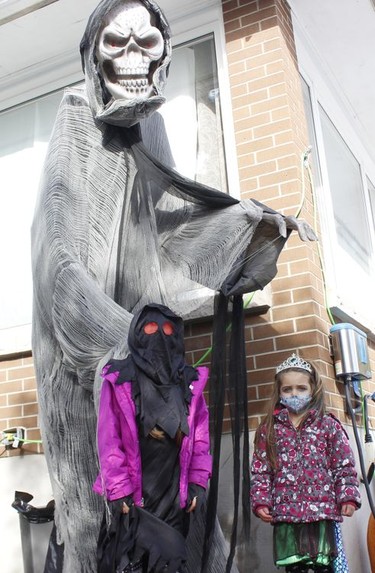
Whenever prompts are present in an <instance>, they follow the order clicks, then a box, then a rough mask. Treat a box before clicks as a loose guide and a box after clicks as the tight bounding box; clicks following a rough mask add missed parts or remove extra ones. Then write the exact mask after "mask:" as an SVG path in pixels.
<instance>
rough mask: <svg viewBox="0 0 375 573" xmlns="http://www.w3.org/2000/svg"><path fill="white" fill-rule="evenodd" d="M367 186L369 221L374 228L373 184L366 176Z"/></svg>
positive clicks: (374, 196) (374, 200) (374, 199)
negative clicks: (369, 209) (369, 210)
mask: <svg viewBox="0 0 375 573" xmlns="http://www.w3.org/2000/svg"><path fill="white" fill-rule="evenodd" d="M367 188H368V192H369V196H370V205H371V221H372V225H373V227H374V229H375V186H374V185H373V184H372V183H371V181H370V179H368V178H367Z"/></svg>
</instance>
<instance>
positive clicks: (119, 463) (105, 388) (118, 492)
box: [94, 379, 133, 501]
mask: <svg viewBox="0 0 375 573" xmlns="http://www.w3.org/2000/svg"><path fill="white" fill-rule="evenodd" d="M120 416H121V412H120V410H119V406H118V404H117V400H116V396H115V393H114V389H113V386H112V384H111V383H110V382H108V380H106V379H104V381H103V385H102V390H101V395H100V405H99V417H98V438H97V440H98V455H99V463H100V475H99V477H98V479H97V481H96V483H95V485H94V490H95V491H96V492H97V493H101V494H102V495H105V497H106V498H107V499H108V500H109V501H113V500H116V499H120V498H121V497H125V496H127V495H131V494H132V493H133V491H132V489H133V486H132V484H131V480H130V477H129V470H128V462H127V455H126V452H125V449H124V446H123V442H122V437H121V426H120ZM99 490H101V491H99Z"/></svg>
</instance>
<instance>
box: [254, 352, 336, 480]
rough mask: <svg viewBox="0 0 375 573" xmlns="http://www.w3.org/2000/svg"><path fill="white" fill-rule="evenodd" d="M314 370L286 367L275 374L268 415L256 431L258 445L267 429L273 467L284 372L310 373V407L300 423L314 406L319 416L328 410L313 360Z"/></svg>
mask: <svg viewBox="0 0 375 573" xmlns="http://www.w3.org/2000/svg"><path fill="white" fill-rule="evenodd" d="M309 364H310V366H311V368H312V372H308V371H307V370H305V369H304V368H286V369H285V370H282V371H281V372H279V373H278V374H276V375H275V384H274V387H273V391H272V394H271V397H270V399H269V402H268V404H267V411H266V415H265V417H264V419H263V421H262V423H261V424H260V426H259V428H258V429H257V431H256V432H255V438H254V445H255V447H256V446H257V445H258V443H259V440H260V435H261V431H262V430H264V429H265V438H266V454H267V458H268V461H269V463H270V465H271V467H272V469H276V467H277V457H276V442H275V431H274V412H275V409H276V407H277V406H278V405H279V400H280V387H281V381H282V379H283V376H284V374H286V373H288V372H290V371H297V372H303V373H305V374H308V375H309V381H310V385H311V402H310V403H309V408H308V410H307V411H306V413H305V415H304V416H303V418H302V419H301V422H300V424H303V422H304V420H305V418H306V416H307V414H308V412H309V410H310V409H311V408H314V409H315V410H317V412H318V415H319V416H323V415H324V414H325V412H326V407H325V399H324V387H323V383H322V380H321V378H320V375H319V372H318V371H317V369H316V368H315V366H314V365H313V364H311V362H309Z"/></svg>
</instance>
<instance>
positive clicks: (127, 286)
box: [32, 0, 285, 573]
mask: <svg viewBox="0 0 375 573" xmlns="http://www.w3.org/2000/svg"><path fill="white" fill-rule="evenodd" d="M118 3H119V2H118V0H112V1H111V0H104V1H103V2H101V4H100V5H99V6H98V8H97V10H96V11H95V12H94V13H93V15H92V17H91V18H90V21H89V25H88V29H87V31H86V34H85V37H84V43H83V55H84V61H85V68H86V69H85V73H86V87H87V94H86V90H79V89H76V90H70V91H67V93H66V94H65V96H64V99H63V101H62V103H61V106H60V109H59V112H58V116H57V120H56V124H55V128H54V132H53V135H52V138H51V142H50V146H49V151H48V155H47V158H46V163H45V168H44V173H43V177H42V182H41V191H40V195H39V198H38V203H37V207H36V212H35V218H34V222H33V227H32V264H33V278H34V311H33V354H34V362H35V367H36V376H37V383H38V392H39V405H40V421H41V430H42V435H43V443H44V448H45V453H46V459H47V463H48V467H49V472H50V476H51V481H52V487H53V494H54V498H55V501H56V512H55V521H56V525H57V533H58V540H59V542H63V543H64V548H65V551H64V573H94V571H96V555H95V550H96V539H97V534H98V531H99V524H100V523H99V522H100V518H101V515H102V511H103V502H102V499H101V498H99V497H98V496H97V495H96V494H94V493H92V490H91V487H92V483H93V482H94V480H95V478H96V476H97V471H98V467H97V458H96V439H95V435H96V410H95V403H94V395H95V396H96V394H97V390H98V389H99V387H100V370H101V366H102V365H103V364H104V363H105V362H106V361H107V360H108V359H109V358H110V357H115V358H123V357H125V356H126V353H127V352H126V340H127V333H128V328H129V325H130V321H131V319H132V315H133V313H134V312H136V311H137V310H138V309H140V308H141V307H142V306H143V305H144V304H146V303H148V302H159V303H163V304H165V305H167V306H169V307H170V308H171V309H172V310H173V311H174V312H175V313H176V314H178V315H180V316H182V317H185V316H187V315H188V314H189V313H190V312H191V311H193V310H194V308H195V307H196V305H197V304H198V303H197V297H196V296H195V292H194V291H195V289H196V287H197V286H199V285H203V286H205V287H208V288H210V289H215V290H216V289H220V288H222V290H224V291H225V292H226V293H227V294H228V293H234V292H236V293H238V292H245V291H251V290H255V289H258V288H262V287H263V286H264V285H266V284H267V283H268V282H269V281H270V280H271V279H272V278H273V276H274V274H275V271H276V260H277V257H278V255H279V252H280V250H281V248H282V246H283V244H284V241H285V239H283V238H282V237H280V235H279V234H278V228H277V226H272V225H269V224H268V223H267V222H266V221H265V220H264V212H265V211H270V210H267V208H265V207H264V206H262V205H259V204H256V203H255V202H253V201H244V202H238V201H236V200H235V199H233V198H231V197H229V196H228V195H225V194H222V193H219V192H217V191H214V190H212V189H209V188H207V187H204V186H201V185H198V184H196V183H194V182H192V181H188V180H186V179H184V178H182V177H180V176H179V175H178V174H177V173H175V172H174V171H172V170H170V169H168V168H166V167H165V166H164V165H162V164H160V163H159V162H158V161H157V160H156V159H154V158H153V156H151V154H150V153H148V152H147V151H146V149H145V148H144V147H143V145H142V143H141V142H140V141H139V131H138V128H137V127H130V126H131V125H134V124H136V123H137V122H138V121H139V119H140V118H144V117H147V116H148V115H149V114H150V113H151V112H152V111H153V110H154V109H155V107H157V106H159V105H160V104H161V103H162V101H163V99H162V98H161V96H160V91H161V87H162V84H163V82H164V80H165V76H166V69H167V67H168V64H169V61H170V38H169V31H168V27H167V24H166V22H165V20H164V19H163V16H162V14H161V13H160V11H158V8H157V7H156V5H155V3H154V2H152V1H151V0H144V1H143V3H144V5H145V6H146V7H147V8H148V9H150V10H154V11H155V16H156V17H157V18H158V19H159V25H160V27H161V29H162V32H163V37H164V41H165V54H164V56H163V58H164V59H163V61H162V63H161V66H160V68H159V69H158V70H157V71H155V74H154V78H153V81H154V88H155V94H156V95H155V96H153V97H151V98H150V100H147V101H146V102H130V103H129V102H121V101H120V102H119V101H115V102H113V101H112V102H111V101H107V102H106V101H104V100H103V97H102V93H101V92H102V86H101V82H100V77H99V76H98V74H97V71H96V68H95V61H94V60H95V58H94V52H95V38H96V34H97V30H98V28H99V25H100V21H101V20H102V18H103V15H104V14H105V13H106V12H107V11H108V10H109V9H110V8H111V7H113V5H116V4H118ZM132 103H133V104H134V105H132ZM148 122H149V120H147V119H146V120H145V122H144V123H145V129H146V130H147V129H149V128H148V125H149V124H148ZM95 390H96V392H95ZM215 551H219V552H220V547H219V546H217V547H216V548H215ZM213 559H214V557H213ZM215 563H216V562H215V561H214V564H213V565H212V567H211V571H212V572H215V573H216V572H219V571H220V572H221V571H222V570H223V569H221V568H220V567H221V566H219V565H218V566H216V564H215ZM221 563H224V564H225V559H224V560H221ZM190 573H196V571H195V570H194V568H193V569H191V570H190Z"/></svg>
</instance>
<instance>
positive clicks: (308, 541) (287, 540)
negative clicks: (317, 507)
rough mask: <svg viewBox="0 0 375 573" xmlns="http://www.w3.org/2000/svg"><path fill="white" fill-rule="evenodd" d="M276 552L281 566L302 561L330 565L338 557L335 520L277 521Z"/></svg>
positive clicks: (275, 559) (275, 558) (274, 539)
mask: <svg viewBox="0 0 375 573" xmlns="http://www.w3.org/2000/svg"><path fill="white" fill-rule="evenodd" d="M273 553H274V561H275V564H276V565H278V566H280V567H283V566H284V567H285V566H286V565H292V564H294V563H303V564H306V565H328V564H329V563H331V562H332V561H333V560H334V559H335V557H336V556H337V546H336V540H335V523H334V522H333V521H328V520H324V521H316V522H313V523H277V524H276V525H275V526H274V534H273Z"/></svg>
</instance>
